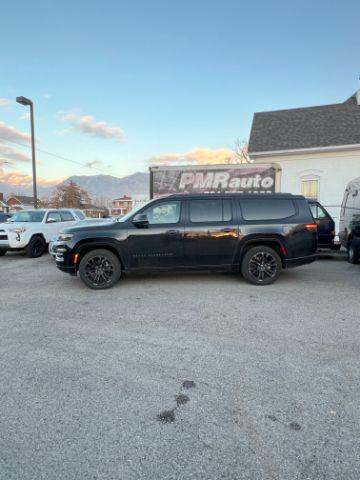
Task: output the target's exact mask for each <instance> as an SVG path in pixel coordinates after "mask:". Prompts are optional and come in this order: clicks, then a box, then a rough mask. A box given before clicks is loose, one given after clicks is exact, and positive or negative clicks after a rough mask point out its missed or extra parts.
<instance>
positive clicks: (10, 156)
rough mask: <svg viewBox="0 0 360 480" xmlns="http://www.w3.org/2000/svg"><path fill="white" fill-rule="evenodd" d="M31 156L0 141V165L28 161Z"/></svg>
mask: <svg viewBox="0 0 360 480" xmlns="http://www.w3.org/2000/svg"><path fill="white" fill-rule="evenodd" d="M30 160H31V158H30V157H29V156H28V155H27V154H26V153H23V152H20V151H19V150H17V149H15V148H13V147H11V146H10V145H4V144H1V143H0V165H1V164H4V163H6V164H9V163H18V162H29V161H30Z"/></svg>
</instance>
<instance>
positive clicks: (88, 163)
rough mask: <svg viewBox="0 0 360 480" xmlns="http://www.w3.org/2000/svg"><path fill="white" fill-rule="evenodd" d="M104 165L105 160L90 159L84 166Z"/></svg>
mask: <svg viewBox="0 0 360 480" xmlns="http://www.w3.org/2000/svg"><path fill="white" fill-rule="evenodd" d="M102 165H104V162H103V161H101V160H90V161H89V162H86V163H85V164H84V167H89V168H91V167H101V166H102Z"/></svg>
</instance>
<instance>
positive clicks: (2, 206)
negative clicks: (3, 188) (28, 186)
mask: <svg viewBox="0 0 360 480" xmlns="http://www.w3.org/2000/svg"><path fill="white" fill-rule="evenodd" d="M0 212H2V213H9V205H8V204H7V202H5V199H4V194H3V193H0Z"/></svg>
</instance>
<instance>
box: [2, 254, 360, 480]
mask: <svg viewBox="0 0 360 480" xmlns="http://www.w3.org/2000/svg"><path fill="white" fill-rule="evenodd" d="M359 285H360V265H359V266H356V265H350V264H348V263H347V262H346V261H344V260H343V259H342V258H341V257H339V258H327V259H323V260H320V261H318V262H316V263H314V264H312V265H307V266H303V267H300V268H298V269H293V270H289V271H286V272H284V274H283V276H282V277H281V278H280V279H279V280H278V282H276V283H275V284H273V285H271V286H267V287H256V286H252V285H249V284H247V283H245V282H244V280H242V278H241V277H240V276H236V275H224V274H188V275H184V274H181V275H159V276H155V275H149V276H137V277H127V278H125V279H123V280H122V281H120V282H119V284H118V285H117V286H116V287H115V288H113V289H110V290H107V291H92V290H89V289H87V288H86V287H85V286H83V284H82V283H81V282H80V280H79V279H78V278H73V277H70V276H68V275H66V274H64V273H62V272H60V271H58V270H57V269H56V267H55V264H54V262H53V261H52V260H51V258H50V257H49V256H48V255H46V256H44V257H42V258H40V259H28V258H26V257H24V256H23V255H21V254H13V255H6V256H5V257H2V258H0V479H1V480H15V479H16V480H60V479H61V480H62V479H64V480H85V479H86V480H88V479H89V480H90V479H91V480H105V479H106V480H115V479H116V480H117V479H121V480H122V479H125V480H138V479H139V480H140V479H149V480H170V479H171V480H182V479H184V480H185V479H186V480H190V479H201V480H219V479H226V480H243V479H244V480H245V479H251V480H253V479H254V480H270V479H272V480H275V479H276V480H282V479H284V480H295V479H299V480H300V479H301V480H305V479H307V480H309V479H310V480H322V479H324V480H325V479H326V480H358V479H359V477H360V465H359V463H360V462H359V451H360V428H359V427H360V420H359V396H360V384H359V372H360V361H359V336H360V334H359V331H360V329H359V323H360V300H359V298H360V297H359Z"/></svg>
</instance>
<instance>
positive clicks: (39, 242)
mask: <svg viewBox="0 0 360 480" xmlns="http://www.w3.org/2000/svg"><path fill="white" fill-rule="evenodd" d="M45 250H46V243H45V240H44V239H43V237H40V236H39V235H38V236H35V237H32V239H31V240H30V242H29V243H28V244H27V246H26V248H25V254H26V256H27V257H29V258H38V257H41V255H42V254H43V253H44V252H45Z"/></svg>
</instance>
